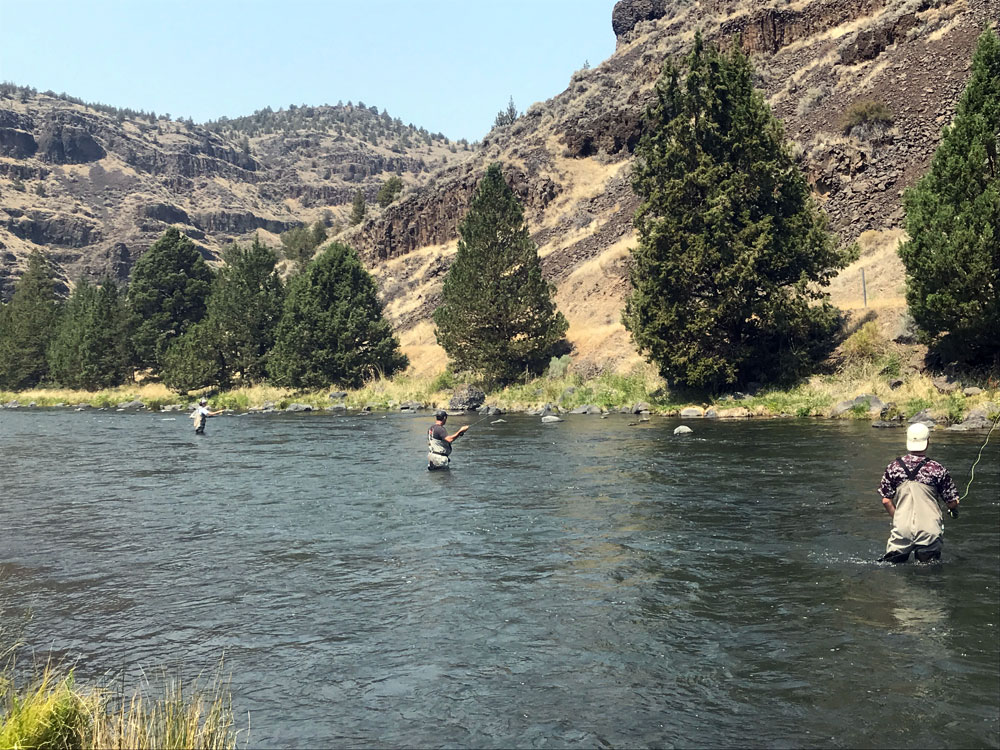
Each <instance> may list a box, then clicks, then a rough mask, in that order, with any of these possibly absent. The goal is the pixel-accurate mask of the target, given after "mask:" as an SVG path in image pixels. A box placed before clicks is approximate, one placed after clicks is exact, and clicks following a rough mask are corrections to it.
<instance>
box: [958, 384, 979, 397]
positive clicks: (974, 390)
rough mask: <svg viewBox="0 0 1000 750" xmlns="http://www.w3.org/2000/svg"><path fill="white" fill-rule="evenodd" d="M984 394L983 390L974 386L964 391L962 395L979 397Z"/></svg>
mask: <svg viewBox="0 0 1000 750" xmlns="http://www.w3.org/2000/svg"><path fill="white" fill-rule="evenodd" d="M982 392H983V389H982V388H979V387H977V386H974V385H973V386H969V387H968V388H965V389H963V390H962V395H963V396H978V395H979V394H980V393H982Z"/></svg>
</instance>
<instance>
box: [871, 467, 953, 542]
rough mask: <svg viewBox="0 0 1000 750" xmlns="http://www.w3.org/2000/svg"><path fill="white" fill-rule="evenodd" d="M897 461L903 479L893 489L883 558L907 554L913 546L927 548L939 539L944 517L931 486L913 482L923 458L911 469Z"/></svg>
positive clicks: (936, 494)
mask: <svg viewBox="0 0 1000 750" xmlns="http://www.w3.org/2000/svg"><path fill="white" fill-rule="evenodd" d="M896 461H897V463H899V465H900V466H902V467H903V471H905V472H906V481H905V482H903V483H902V484H901V485H899V487H897V488H896V495H895V497H894V498H893V505H895V506H896V512H895V513H894V514H893V516H892V532H891V533H890V534H889V541H888V542H887V543H886V545H885V556H886V557H887V558H889V557H893V556H895V555H898V554H905V555H907V556H909V554H910V550H912V549H914V548H915V547H927V546H930V545H932V544H934V543H935V542H938V541H939V540H940V539H941V535H942V534H944V516H943V514H942V513H941V506H940V505H939V504H938V493H937V490H935V489H934V488H933V487H931V486H929V485H926V484H923V483H922V482H918V481H916V478H917V474H918V473H919V472H920V469H922V468H923V466H924V464H925V463H927V459H926V458H925V459H924V460H923V461H921V462H920V463H919V464H918V465H917V466H916V467H915V468H914V469H913V471H910V470H909V469H907V468H906V464H904V463H903V462H902V461H901V460H899V459H896Z"/></svg>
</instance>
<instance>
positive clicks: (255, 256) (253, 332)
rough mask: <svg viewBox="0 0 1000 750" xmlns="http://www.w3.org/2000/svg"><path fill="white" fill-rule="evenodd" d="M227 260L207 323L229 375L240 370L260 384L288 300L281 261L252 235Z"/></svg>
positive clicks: (246, 378)
mask: <svg viewBox="0 0 1000 750" xmlns="http://www.w3.org/2000/svg"><path fill="white" fill-rule="evenodd" d="M223 261H224V265H223V266H222V268H221V269H219V273H218V275H217V276H216V278H215V281H214V283H213V285H212V293H211V295H210V296H209V298H208V314H207V316H206V324H207V325H208V326H210V327H211V328H212V329H213V331H214V335H215V341H214V342H213V344H214V348H217V349H218V354H219V356H221V358H222V362H223V369H224V373H225V379H226V380H230V379H232V378H233V377H234V376H235V375H236V374H237V373H240V376H241V378H242V379H243V380H244V381H246V382H258V381H261V380H263V379H264V378H265V376H266V374H267V369H266V360H267V354H268V352H269V351H270V350H271V347H273V346H274V333H275V330H276V329H277V326H278V321H279V320H280V319H281V308H282V304H283V302H284V286H283V284H282V282H281V277H280V276H278V273H277V270H276V268H275V265H276V263H277V261H278V259H277V256H275V254H274V252H273V251H271V250H270V249H269V248H268V247H266V246H265V245H263V244H261V242H260V241H259V240H258V239H257V238H256V237H254V240H253V242H252V243H251V244H250V245H249V246H248V247H241V246H240V245H238V244H235V243H234V244H233V245H232V246H230V247H229V248H228V249H227V250H226V251H225V252H224V254H223ZM205 385H210V383H205ZM195 387H199V386H195Z"/></svg>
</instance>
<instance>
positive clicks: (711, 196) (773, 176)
mask: <svg viewBox="0 0 1000 750" xmlns="http://www.w3.org/2000/svg"><path fill="white" fill-rule="evenodd" d="M684 68H685V70H684V71H682V70H681V69H680V68H679V67H677V66H676V65H674V64H673V63H668V64H667V65H666V66H665V68H664V73H663V75H662V77H661V78H660V80H659V81H658V82H657V85H656V92H655V93H656V99H655V101H654V103H653V104H652V106H651V107H650V108H649V109H648V110H647V112H646V116H645V119H644V127H643V133H642V136H641V138H640V143H639V146H638V148H637V151H636V155H637V157H638V158H637V161H636V165H635V167H634V177H633V188H634V190H635V191H636V193H637V194H638V195H639V197H640V199H641V203H640V206H639V209H638V210H637V212H636V216H635V222H634V223H635V227H636V229H637V230H638V234H639V246H638V247H637V248H635V249H634V250H633V251H632V257H633V270H632V274H631V278H632V286H633V292H632V295H631V296H630V298H629V299H628V301H627V304H626V307H625V311H624V314H623V322H624V324H625V327H626V328H627V329H628V330H629V332H630V333H631V334H632V338H633V340H634V341H635V343H636V345H637V346H638V348H639V350H640V351H642V352H645V353H646V355H647V357H648V358H649V359H650V360H651V361H652V362H654V363H655V364H656V365H657V366H658V367H659V370H660V373H661V374H662V375H663V376H664V378H666V379H667V381H668V382H671V383H673V384H676V385H680V386H687V387H694V388H698V389H709V390H710V389H715V388H719V387H723V386H727V385H732V384H740V383H746V382H747V381H756V380H760V381H767V380H775V379H781V378H785V377H792V376H796V375H799V374H801V373H802V372H803V371H804V370H805V369H806V368H808V366H809V365H810V363H811V362H812V360H813V359H814V358H815V357H817V356H819V355H820V354H821V352H822V351H823V348H824V346H825V345H826V344H828V342H829V341H830V339H831V338H832V336H833V334H834V332H835V330H836V328H837V320H838V315H837V313H836V311H835V309H833V308H832V307H831V306H830V305H829V304H828V303H827V302H826V301H825V298H826V295H825V294H824V293H822V292H821V291H819V290H818V289H817V287H821V286H825V285H827V284H828V283H829V281H830V279H831V278H832V276H833V275H834V273H835V272H836V270H837V269H839V268H841V267H843V266H844V265H845V264H846V263H847V262H849V260H850V257H851V253H850V252H847V251H838V249H837V247H836V245H835V243H834V240H833V238H832V237H831V235H830V234H828V233H827V232H826V229H825V227H826V221H825V218H824V216H823V215H822V214H821V213H820V211H819V210H818V209H817V208H816V207H815V205H814V204H813V202H812V200H811V199H810V195H809V190H808V187H807V184H806V181H805V178H804V176H803V175H802V173H801V172H800V171H799V169H798V168H797V166H796V164H795V162H794V160H793V159H792V157H791V155H790V153H789V150H788V148H787V147H786V144H785V142H784V135H783V133H782V128H781V125H780V123H779V122H778V120H776V119H775V118H774V117H773V116H772V114H771V112H770V111H769V109H768V107H767V104H766V103H765V101H764V99H763V97H762V96H761V94H760V93H759V92H757V91H755V90H754V88H753V83H752V81H753V75H752V70H751V67H750V64H749V62H748V61H747V59H746V57H744V56H743V55H742V54H741V53H740V52H739V50H738V49H735V48H734V49H732V50H731V51H729V52H727V53H721V52H720V51H719V50H718V49H717V48H715V47H714V46H710V45H706V44H704V43H703V41H702V38H701V36H700V34H699V35H697V36H696V38H695V43H694V47H693V49H692V51H691V53H690V54H689V55H688V56H687V58H686V60H685V61H684ZM816 303H819V304H816Z"/></svg>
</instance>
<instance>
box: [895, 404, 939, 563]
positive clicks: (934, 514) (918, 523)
mask: <svg viewBox="0 0 1000 750" xmlns="http://www.w3.org/2000/svg"><path fill="white" fill-rule="evenodd" d="M929 434H930V430H929V429H927V425H925V424H921V423H920V422H917V423H915V424H911V425H910V427H909V429H908V430H907V431H906V450H907V454H906V455H905V456H902V457H901V458H897V459H896V460H895V461H893V462H892V463H891V464H889V466H888V467H886V470H885V474H883V475H882V484H881V485H880V486H879V492H880V494H881V495H882V505H884V506H885V509H886V512H887V513H888V514H889V517H890V518H891V519H892V532H891V533H890V535H889V541H888V543H887V544H886V546H885V554H884V555H883V556H882V557H880V558H879V561H880V562H891V563H904V562H906V561H907V560H908V559H909V557H910V552H913V556H914V557H915V558H916V560H917V562H930V561H931V560H940V559H941V545H942V539H941V537H942V535H943V534H944V517H943V515H942V513H941V506H940V505H939V502H943V503H944V504H945V505H947V506H948V513H949V514H951V517H952V518H958V488H957V487H955V482H954V481H952V478H951V476H950V475H949V474H948V470H947V469H946V468H944V466H942V465H941V464H939V463H938V462H937V461H932V460H931V459H929V458H927V456H926V455H925V452H926V450H927V438H928V435H929Z"/></svg>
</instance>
